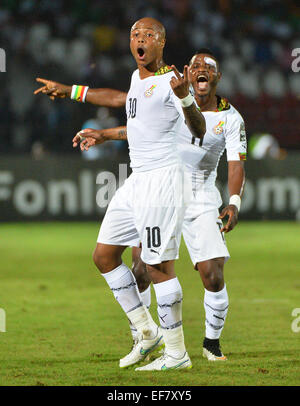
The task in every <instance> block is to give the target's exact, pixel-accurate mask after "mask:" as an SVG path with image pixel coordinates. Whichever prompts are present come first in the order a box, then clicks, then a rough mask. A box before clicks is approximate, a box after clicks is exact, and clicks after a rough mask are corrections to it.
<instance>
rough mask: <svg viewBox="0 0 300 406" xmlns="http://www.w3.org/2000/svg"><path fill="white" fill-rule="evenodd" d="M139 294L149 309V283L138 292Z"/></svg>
mask: <svg viewBox="0 0 300 406" xmlns="http://www.w3.org/2000/svg"><path fill="white" fill-rule="evenodd" d="M140 295H141V297H142V300H143V304H144V305H145V306H147V308H148V309H149V307H150V305H151V285H149V286H148V288H147V289H146V290H144V292H140Z"/></svg>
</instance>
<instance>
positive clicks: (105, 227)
mask: <svg viewBox="0 0 300 406" xmlns="http://www.w3.org/2000/svg"><path fill="white" fill-rule="evenodd" d="M190 199H191V183H190V177H189V176H188V175H187V174H186V173H185V172H184V170H183V166H182V165H180V164H176V165H172V166H166V167H163V168H158V169H154V170H151V171H144V172H133V173H132V174H131V175H130V176H129V177H128V179H126V181H125V182H124V184H123V186H121V187H120V188H119V189H118V190H117V192H116V193H115V195H114V196H113V198H112V200H111V202H110V204H109V206H108V209H107V211H106V214H105V216H104V219H103V222H102V225H101V228H100V231H99V235H98V239H97V242H98V243H103V244H109V245H121V246H136V247H138V246H139V245H140V243H142V253H141V259H142V261H143V262H145V263H146V264H149V265H154V264H159V263H161V262H163V261H167V260H174V259H177V258H178V252H179V245H180V240H181V231H182V222H183V217H184V212H185V209H186V206H187V205H188V204H189V202H190Z"/></svg>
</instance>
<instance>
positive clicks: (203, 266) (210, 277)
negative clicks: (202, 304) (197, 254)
mask: <svg viewBox="0 0 300 406" xmlns="http://www.w3.org/2000/svg"><path fill="white" fill-rule="evenodd" d="M223 266H224V261H223V260H222V259H212V260H209V261H204V262H199V263H198V264H197V268H198V270H199V273H200V276H201V278H202V281H203V285H204V287H205V289H207V290H209V291H211V292H219V291H220V290H222V289H223V287H224V275H223Z"/></svg>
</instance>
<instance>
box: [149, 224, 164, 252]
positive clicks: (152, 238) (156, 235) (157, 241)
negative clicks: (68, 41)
mask: <svg viewBox="0 0 300 406" xmlns="http://www.w3.org/2000/svg"><path fill="white" fill-rule="evenodd" d="M146 231H147V247H148V248H153V247H154V248H157V247H160V246H161V237H160V228H159V227H157V226H155V227H152V228H151V227H146Z"/></svg>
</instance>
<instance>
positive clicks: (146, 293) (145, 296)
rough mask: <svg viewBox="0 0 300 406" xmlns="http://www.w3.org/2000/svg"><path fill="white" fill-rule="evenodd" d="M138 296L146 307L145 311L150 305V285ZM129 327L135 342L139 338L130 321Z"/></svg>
mask: <svg viewBox="0 0 300 406" xmlns="http://www.w3.org/2000/svg"><path fill="white" fill-rule="evenodd" d="M140 295H141V298H142V302H143V304H144V305H145V306H146V307H147V309H149V307H150V305H151V285H149V286H148V288H147V289H146V290H144V292H140ZM128 320H129V319H128ZM155 326H156V327H157V325H156V324H155ZM129 327H130V331H131V335H132V338H133V340H134V341H136V340H137V339H138V337H139V334H138V331H137V329H136V328H135V327H134V325H133V324H132V323H131V321H130V320H129Z"/></svg>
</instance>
